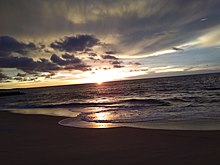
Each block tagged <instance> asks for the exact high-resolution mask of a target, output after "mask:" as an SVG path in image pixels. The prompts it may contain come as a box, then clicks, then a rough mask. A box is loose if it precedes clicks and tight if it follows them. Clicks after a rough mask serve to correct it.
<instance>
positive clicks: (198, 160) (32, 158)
mask: <svg viewBox="0 0 220 165" xmlns="http://www.w3.org/2000/svg"><path fill="white" fill-rule="evenodd" d="M0 115H1V120H0V146H1V147H0V161H1V163H0V164H1V165H20V164H29V165H32V164H36V165H39V164H41V165H43V164H45V165H46V164H53V165H56V164H57V165H58V164H59V165H60V164H77V165H78V164H94V165H97V164H188V165H189V164H194V165H195V164H200V165H201V164H212V165H213V164H219V162H220V141H219V139H220V131H169V130H147V129H136V128H111V129H82V128H71V127H64V126H60V125H58V124H57V123H58V122H59V121H60V120H61V119H63V117H49V116H43V115H21V114H11V113H8V112H1V113H0Z"/></svg>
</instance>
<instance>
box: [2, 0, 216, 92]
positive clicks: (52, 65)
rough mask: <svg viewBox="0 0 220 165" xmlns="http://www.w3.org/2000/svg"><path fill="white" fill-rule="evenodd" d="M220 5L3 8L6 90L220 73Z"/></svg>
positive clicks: (145, 0)
mask: <svg viewBox="0 0 220 165" xmlns="http://www.w3.org/2000/svg"><path fill="white" fill-rule="evenodd" d="M219 9H220V1H219V0H206V1H201V0H78V1H76V0H44V1H43V0H42V1H41V0H39V1H36V0H19V1H17V0H1V1H0V88H2V89H3V88H24V87H38V86H53V85H65V84H79V83H102V82H105V81H113V80H125V79H137V78H149V77H161V76H176V75H187V74H199V73H212V72H220V10H219Z"/></svg>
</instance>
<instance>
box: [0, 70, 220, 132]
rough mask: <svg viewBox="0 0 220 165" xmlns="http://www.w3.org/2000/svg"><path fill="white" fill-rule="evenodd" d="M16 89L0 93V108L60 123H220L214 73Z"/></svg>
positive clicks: (219, 79) (218, 81)
mask: <svg viewBox="0 0 220 165" xmlns="http://www.w3.org/2000/svg"><path fill="white" fill-rule="evenodd" d="M14 90H15V89H14ZM16 90H19V91H20V92H23V93H25V94H23V95H15V96H4V97H0V109H1V110H3V109H4V110H10V111H13V112H16V113H25V114H31V113H34V114H46V115H55V116H65V117H68V118H64V119H63V120H62V121H60V122H59V124H61V125H65V126H73V127H85V128H109V127H119V126H127V127H140V128H159V129H199V130H201V129H212V130H213V129H214V130H215V129H220V74H219V73H215V74H203V75H189V76H177V77H163V78H151V79H138V80H126V81H114V82H105V83H103V84H101V85H99V84H81V85H66V86H55V87H41V88H28V89H16Z"/></svg>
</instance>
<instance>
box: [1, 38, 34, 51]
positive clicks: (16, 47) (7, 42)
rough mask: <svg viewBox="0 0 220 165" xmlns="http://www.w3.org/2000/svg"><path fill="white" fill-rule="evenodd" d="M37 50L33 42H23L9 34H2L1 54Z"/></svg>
mask: <svg viewBox="0 0 220 165" xmlns="http://www.w3.org/2000/svg"><path fill="white" fill-rule="evenodd" d="M32 50H36V46H35V44H33V43H28V44H25V43H22V42H18V41H17V40H16V39H14V38H12V37H9V36H0V55H2V54H4V55H9V54H11V53H12V52H16V53H19V54H27V52H29V51H32Z"/></svg>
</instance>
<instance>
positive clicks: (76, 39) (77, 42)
mask: <svg viewBox="0 0 220 165" xmlns="http://www.w3.org/2000/svg"><path fill="white" fill-rule="evenodd" d="M97 44H99V40H98V39H96V38H95V37H94V36H92V35H77V36H68V37H65V38H64V39H62V40H61V41H55V42H53V43H51V45H50V46H51V47H52V48H53V49H56V50H59V51H66V52H76V51H84V50H86V49H88V48H90V47H93V46H95V45H97Z"/></svg>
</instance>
